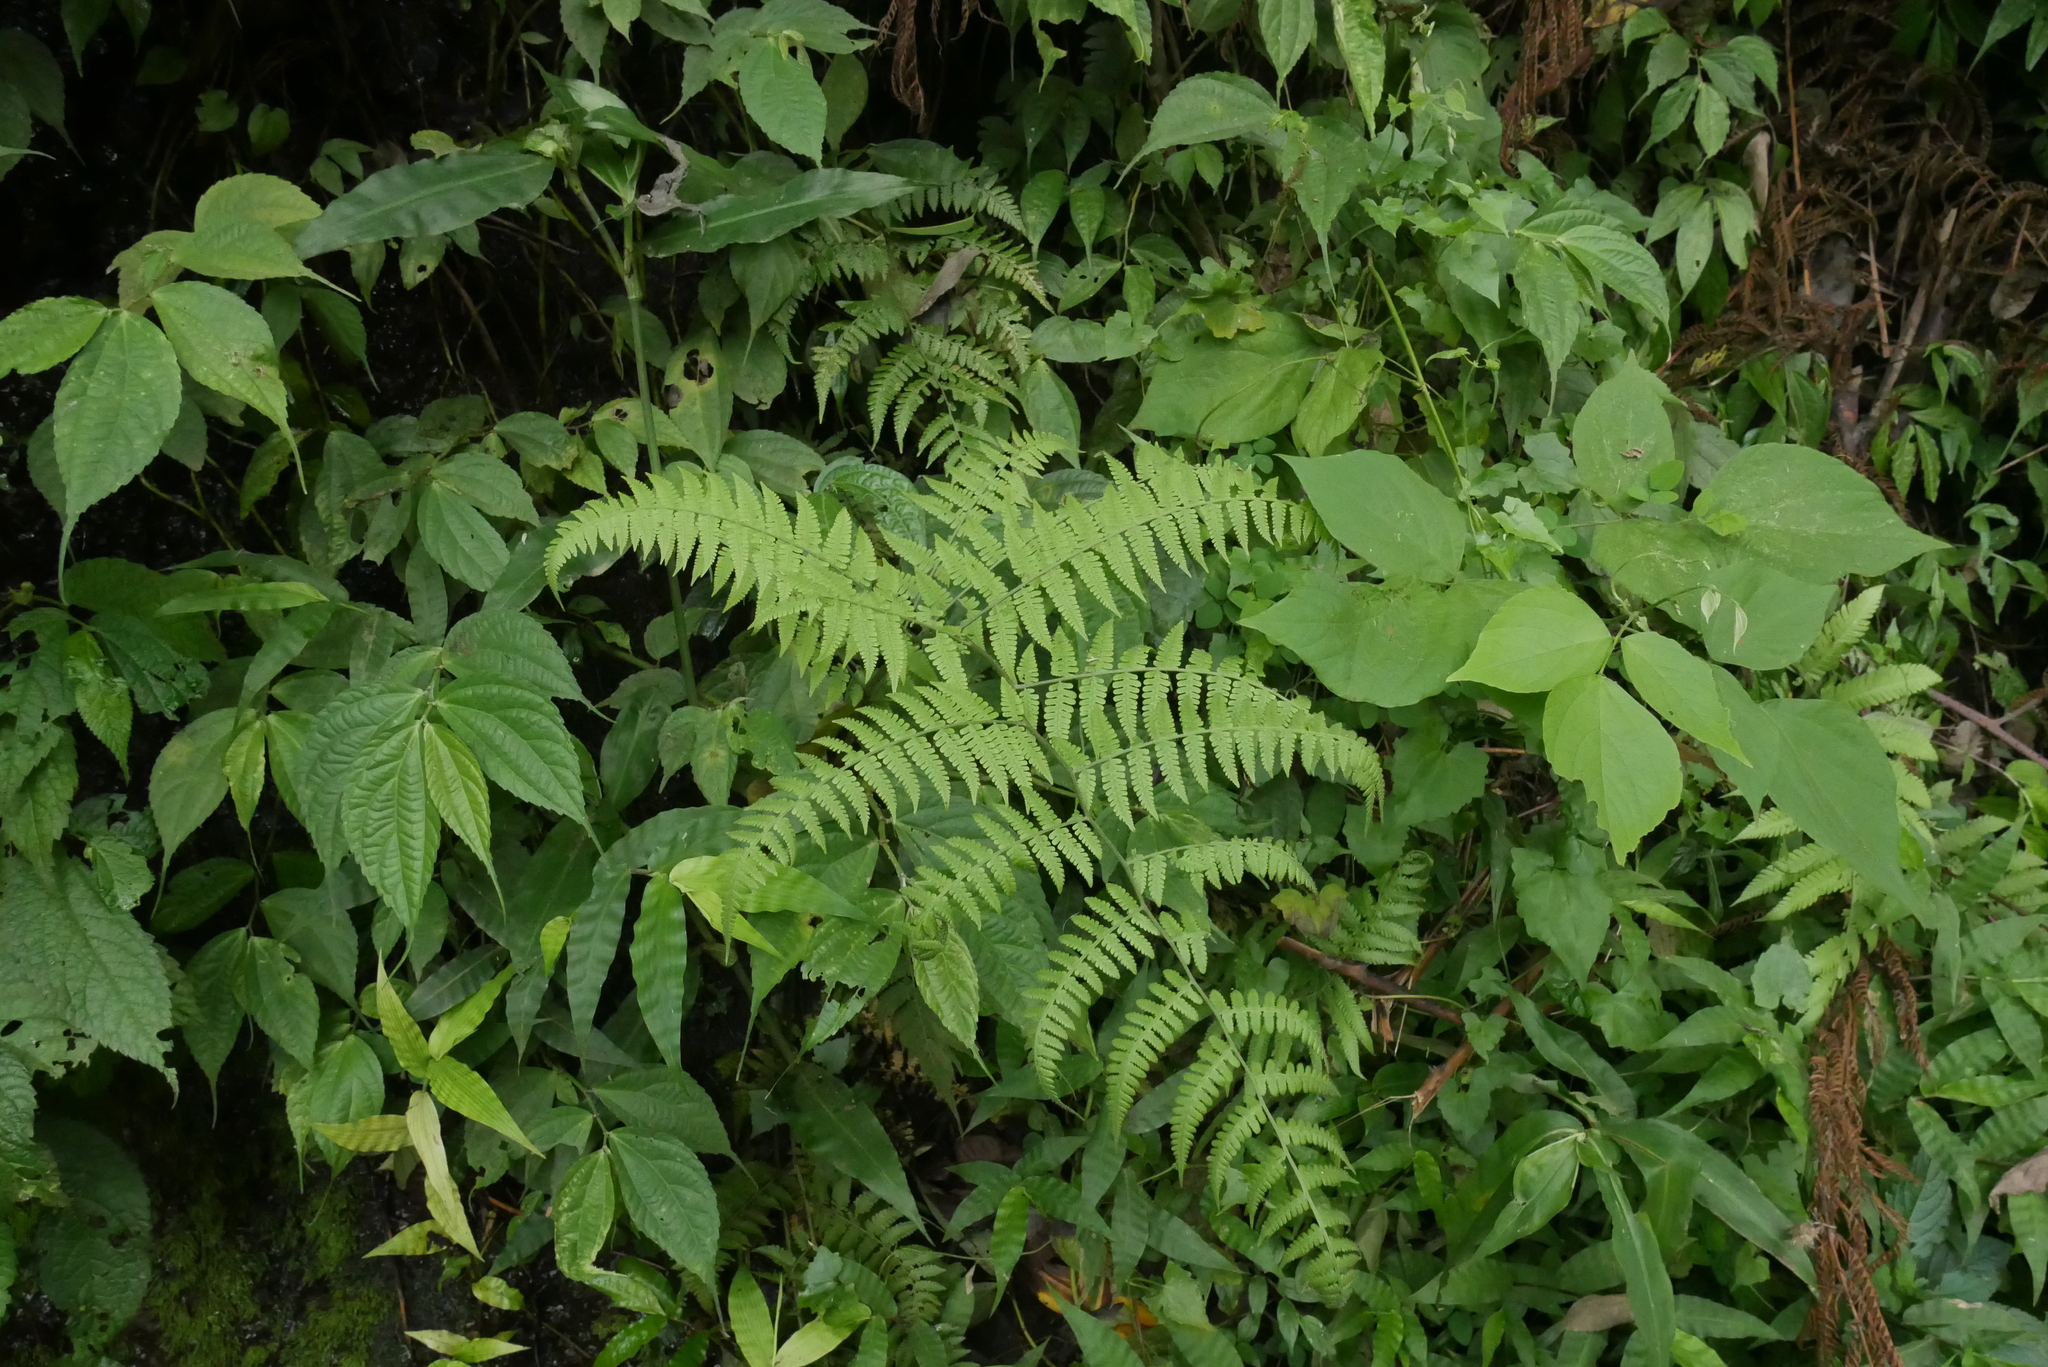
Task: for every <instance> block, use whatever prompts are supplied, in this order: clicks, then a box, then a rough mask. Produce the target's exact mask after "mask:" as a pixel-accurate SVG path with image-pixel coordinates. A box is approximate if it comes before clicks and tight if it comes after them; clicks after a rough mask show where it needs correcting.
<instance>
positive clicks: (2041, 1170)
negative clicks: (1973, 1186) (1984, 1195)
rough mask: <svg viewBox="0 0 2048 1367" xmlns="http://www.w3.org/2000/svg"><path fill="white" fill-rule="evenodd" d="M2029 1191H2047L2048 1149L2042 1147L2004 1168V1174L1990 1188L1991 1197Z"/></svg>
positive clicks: (2015, 1194) (2017, 1194)
mask: <svg viewBox="0 0 2048 1367" xmlns="http://www.w3.org/2000/svg"><path fill="white" fill-rule="evenodd" d="M2030 1191H2044V1192H2048V1149H2043V1150H2041V1152H2039V1153H2037V1154H2035V1155H2034V1156H2033V1157H2032V1158H2022V1159H2021V1160H2020V1161H2019V1162H2017V1163H2015V1164H2013V1165H2012V1166H2011V1167H2009V1168H2007V1169H2006V1170H2005V1176H2003V1177H2001V1178H1999V1179H1998V1185H1997V1186H1994V1187H1993V1188H1991V1199H1992V1200H1994V1201H1996V1200H1997V1199H1998V1198H1999V1197H2001V1196H2023V1195H2025V1194H2026V1193H2027V1192H2030Z"/></svg>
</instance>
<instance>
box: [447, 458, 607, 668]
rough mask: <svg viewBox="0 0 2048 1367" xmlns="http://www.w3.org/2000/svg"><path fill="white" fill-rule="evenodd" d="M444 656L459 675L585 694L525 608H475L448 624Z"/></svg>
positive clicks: (559, 651) (558, 650) (556, 647)
mask: <svg viewBox="0 0 2048 1367" xmlns="http://www.w3.org/2000/svg"><path fill="white" fill-rule="evenodd" d="M501 425H502V424H501ZM441 658H442V660H443V661H444V662H445V663H446V665H447V668H448V672H449V673H450V674H453V675H454V676H455V677H456V678H458V679H466V678H469V677H471V676H473V675H495V676H497V677H498V678H501V679H510V680H512V681H513V682H515V683H522V684H526V685H527V686H529V687H531V688H534V689H537V690H539V691H540V692H542V693H545V694H547V695H548V696H549V697H554V698H580V697H582V696H583V690H582V689H581V688H580V687H578V686H577V683H576V675H575V674H574V673H573V672H571V670H570V668H569V659H568V657H567V656H566V655H564V654H563V653H562V648H561V646H559V645H557V644H556V643H555V638H554V637H553V636H552V635H550V634H549V633H548V629H547V628H546V627H544V626H542V625H541V624H540V623H539V622H537V621H535V620H534V619H533V618H532V617H530V616H528V615H527V614H526V613H523V612H507V611H505V610H503V609H501V608H486V609H485V610H484V611H482V612H473V613H471V614H470V615H469V616H467V617H465V618H463V619H462V620H461V621H459V622H457V623H456V624H455V625H454V626H452V627H450V628H449V629H448V635H447V637H446V638H445V639H444V640H443V641H442V642H441Z"/></svg>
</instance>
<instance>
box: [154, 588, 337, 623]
mask: <svg viewBox="0 0 2048 1367" xmlns="http://www.w3.org/2000/svg"><path fill="white" fill-rule="evenodd" d="M327 601H328V599H327V595H326V594H324V593H322V592H321V591H320V590H318V589H316V588H314V587H313V586H312V585H311V584H302V583H299V582H298V581H297V580H290V579H287V580H281V581H279V582H277V583H274V584H267V583H262V582H260V581H245V582H243V583H240V584H232V583H231V584H230V585H229V586H228V587H226V588H218V589H201V590H199V591H197V592H195V593H181V594H177V595H176V596H174V597H172V598H169V599H166V600H165V601H164V605H163V606H162V607H160V608H158V609H157V615H158V616H159V617H178V616H182V615H184V614H186V613H189V612H284V611H287V610H288V609H291V608H297V607H305V606H306V605H307V604H309V603H324V602H327Z"/></svg>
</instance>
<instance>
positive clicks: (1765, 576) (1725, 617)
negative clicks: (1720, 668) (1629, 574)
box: [1667, 559, 1835, 669]
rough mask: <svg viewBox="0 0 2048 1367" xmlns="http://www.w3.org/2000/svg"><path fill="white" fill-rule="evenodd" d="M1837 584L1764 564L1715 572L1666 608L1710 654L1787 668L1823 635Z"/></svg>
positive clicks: (1757, 562) (1739, 564)
mask: <svg viewBox="0 0 2048 1367" xmlns="http://www.w3.org/2000/svg"><path fill="white" fill-rule="evenodd" d="M1834 600H1835V584H1834V582H1833V581H1832V580H1830V581H1829V582H1827V583H1824V584H1823V583H1818V582H1814V581H1811V580H1803V579H1794V578H1792V577H1791V576H1789V575H1785V574H1781V573H1779V572H1778V571H1777V570H1776V569H1774V568H1772V567H1771V566H1770V565H1768V564H1765V563H1764V562H1763V561H1761V560H1750V559H1741V560H1737V561H1735V562H1734V563H1732V564H1727V565H1721V566H1719V567H1717V568H1715V569H1713V570H1710V571H1709V572H1708V573H1707V575H1706V578H1705V580H1704V582H1703V583H1702V584H1701V585H1700V586H1699V588H1697V589H1694V590H1689V591H1687V592H1685V593H1682V594H1680V595H1679V596H1678V597H1677V598H1675V599H1674V600H1672V601H1671V602H1670V603H1669V604H1667V610H1668V611H1669V612H1670V613H1671V615H1672V616H1674V617H1676V618H1678V620H1680V621H1681V622H1684V623H1685V624H1686V625H1687V626H1689V627H1692V628H1693V629H1694V630H1696V631H1698V632H1699V633H1700V634H1701V635H1702V636H1703V637H1705V644H1706V647H1707V654H1709V655H1711V656H1712V657H1713V658H1714V659H1716V660H1719V661H1720V662H1722V663H1723V664H1732V665H1742V666H1743V667H1745V668H1748V669H1783V668H1784V667H1785V666H1787V665H1789V664H1791V663H1793V662H1794V661H1796V660H1798V659H1799V658H1800V657H1801V656H1802V655H1803V654H1804V653H1805V651H1806V649H1807V647H1808V646H1810V645H1811V644H1812V643H1813V641H1814V639H1815V638H1816V637H1817V636H1818V635H1819V634H1820V631H1821V628H1822V626H1823V625H1824V624H1825V623H1826V621H1827V615H1828V609H1829V608H1831V607H1833V606H1834Z"/></svg>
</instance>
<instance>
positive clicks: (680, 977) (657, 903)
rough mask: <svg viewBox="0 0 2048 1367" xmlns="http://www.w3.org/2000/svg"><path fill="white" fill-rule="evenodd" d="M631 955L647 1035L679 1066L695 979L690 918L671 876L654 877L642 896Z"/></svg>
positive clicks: (669, 1063) (664, 1059) (673, 1065)
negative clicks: (691, 974) (684, 1018)
mask: <svg viewBox="0 0 2048 1367" xmlns="http://www.w3.org/2000/svg"><path fill="white" fill-rule="evenodd" d="M631 957H632V961H633V983H634V986H635V987H636V988H637V989H638V990H639V1001H640V1015H641V1018H642V1019H643V1020H645V1021H646V1022H647V1033H648V1034H650V1035H652V1036H653V1037H654V1047H655V1048H656V1049H659V1050H660V1051H661V1057H662V1059H663V1061H664V1062H666V1063H667V1064H668V1065H669V1066H670V1067H671V1068H679V1067H681V1059H682V1048H683V1012H684V1011H685V1010H686V1009H687V1008H688V1005H689V999H690V997H691V995H692V991H691V989H692V988H693V987H694V984H693V983H692V982H691V979H690V920H689V913H688V912H687V911H686V910H685V909H684V907H683V894H682V892H681V890H679V889H678V888H677V887H676V885H675V884H674V883H671V882H669V881H668V880H667V879H666V878H657V879H654V880H651V881H650V882H649V883H648V884H647V887H646V889H645V890H644V891H642V893H641V894H640V916H639V919H638V920H636V921H635V922H634V923H633V947H632V950H631Z"/></svg>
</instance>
